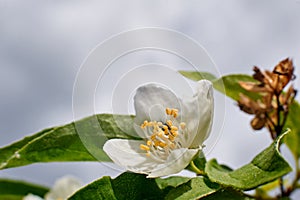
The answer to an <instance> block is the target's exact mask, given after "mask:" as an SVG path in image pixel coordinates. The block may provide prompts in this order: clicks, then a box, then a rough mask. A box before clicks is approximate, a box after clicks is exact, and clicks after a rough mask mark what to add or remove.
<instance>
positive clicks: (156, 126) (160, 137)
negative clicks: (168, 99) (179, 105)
mask: <svg viewBox="0 0 300 200" xmlns="http://www.w3.org/2000/svg"><path fill="white" fill-rule="evenodd" d="M166 114H167V120H166V121H163V122H160V121H159V122H157V121H150V122H148V121H147V120H145V121H144V123H142V124H141V128H143V129H144V128H147V131H151V132H152V133H151V135H150V137H149V138H148V140H147V141H146V142H145V143H146V144H141V145H140V149H141V150H144V151H146V156H151V153H154V151H159V152H160V153H159V154H161V153H162V152H164V153H165V154H166V155H168V154H169V150H170V149H175V148H176V146H177V141H176V137H177V136H178V134H180V133H181V132H179V131H182V130H183V129H184V128H185V126H186V124H185V123H184V122H181V123H180V124H179V126H178V124H177V122H176V121H174V119H175V118H176V117H177V116H178V109H174V108H166ZM179 128H180V130H179ZM153 155H156V154H155V153H154V154H153ZM163 155H164V154H163Z"/></svg>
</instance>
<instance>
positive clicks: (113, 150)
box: [103, 139, 160, 174]
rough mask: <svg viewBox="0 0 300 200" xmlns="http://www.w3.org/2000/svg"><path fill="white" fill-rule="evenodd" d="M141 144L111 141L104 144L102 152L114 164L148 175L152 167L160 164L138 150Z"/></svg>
mask: <svg viewBox="0 0 300 200" xmlns="http://www.w3.org/2000/svg"><path fill="white" fill-rule="evenodd" d="M142 143H143V141H137V140H125V139H111V140H108V141H107V142H106V143H105V144H104V146H103V150H104V151H105V153H106V154H107V155H108V156H109V157H110V159H112V160H113V161H114V163H116V164H118V165H120V166H123V167H125V168H126V169H127V170H129V171H132V172H135V173H142V174H148V173H149V172H150V171H151V170H152V169H153V167H154V166H156V165H157V164H160V163H159V162H158V161H157V160H154V159H152V158H151V157H148V156H147V155H146V153H145V151H142V150H141V149H140V144H142Z"/></svg>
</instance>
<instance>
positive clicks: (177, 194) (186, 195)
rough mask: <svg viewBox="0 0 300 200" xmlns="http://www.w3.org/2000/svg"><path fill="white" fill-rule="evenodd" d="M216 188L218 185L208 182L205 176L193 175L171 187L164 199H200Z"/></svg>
mask: <svg viewBox="0 0 300 200" xmlns="http://www.w3.org/2000/svg"><path fill="white" fill-rule="evenodd" d="M218 189H219V185H218V184H216V183H212V182H210V181H209V180H208V179H207V178H204V177H195V178H192V179H191V180H189V181H188V182H186V183H184V184H181V185H179V186H178V187H176V188H173V189H171V190H170V191H169V192H168V193H167V195H166V197H165V199H170V200H171V199H178V200H180V199H182V200H186V199H200V198H203V197H206V196H208V195H210V194H212V193H214V192H216V191H217V190H218Z"/></svg>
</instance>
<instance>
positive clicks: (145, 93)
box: [134, 84, 180, 133]
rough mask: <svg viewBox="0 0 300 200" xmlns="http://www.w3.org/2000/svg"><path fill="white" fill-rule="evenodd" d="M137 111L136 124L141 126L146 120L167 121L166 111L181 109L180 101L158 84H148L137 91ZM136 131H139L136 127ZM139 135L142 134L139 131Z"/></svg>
mask: <svg viewBox="0 0 300 200" xmlns="http://www.w3.org/2000/svg"><path fill="white" fill-rule="evenodd" d="M134 107H135V111H136V118H135V124H136V125H138V126H140V125H141V124H142V123H143V122H144V120H149V121H165V118H166V115H165V109H166V108H167V107H168V108H180V101H179V100H178V98H177V97H176V95H175V94H174V93H173V92H171V91H170V90H168V89H165V88H162V87H160V86H159V85H156V84H148V85H145V86H141V87H139V88H138V89H137V92H136V94H135V97H134ZM136 129H139V128H138V127H136ZM137 133H140V131H139V130H137Z"/></svg>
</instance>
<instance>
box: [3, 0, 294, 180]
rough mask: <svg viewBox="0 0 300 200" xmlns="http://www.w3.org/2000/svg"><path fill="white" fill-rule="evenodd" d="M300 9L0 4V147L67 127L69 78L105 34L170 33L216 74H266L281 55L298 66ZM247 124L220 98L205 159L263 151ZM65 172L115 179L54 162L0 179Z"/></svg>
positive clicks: (98, 170)
mask: <svg viewBox="0 0 300 200" xmlns="http://www.w3.org/2000/svg"><path fill="white" fill-rule="evenodd" d="M299 10H300V2H299V1H297V0H286V1H281V0H265V1H251V0H246V1H239V0H229V1H226V4H225V3H223V4H221V3H220V1H216V0H203V1H196V0H191V1H167V0H164V1H161V0H160V1H158V0H151V1H149V0H143V1H141V0H136V1H127V2H122V1H89V2H86V1H79V0H76V1H66V0H64V1H59V2H56V3H54V2H53V1H44V2H43V3H42V2H41V1H26V2H24V1H14V0H13V1H6V0H0V93H1V101H0V110H1V112H0V133H1V139H0V145H1V146H3V145H7V144H9V143H11V142H13V141H15V140H18V139H20V138H22V137H24V136H25V135H29V134H32V133H35V132H37V131H39V130H41V129H43V128H46V127H51V126H56V125H60V124H64V123H67V122H70V121H72V119H73V115H72V89H73V83H74V81H75V77H76V73H77V71H78V69H79V67H80V65H81V63H82V62H83V60H84V59H85V58H86V56H87V55H88V54H89V52H90V51H91V50H92V49H93V48H94V47H95V46H96V45H97V44H99V43H100V42H102V41H103V40H105V39H107V38H109V37H110V36H112V35H115V34H118V33H119V32H122V31H126V30H130V29H134V28H141V27H161V28H169V29H174V30H176V31H179V32H182V33H184V34H186V35H188V36H189V37H192V38H193V39H194V40H196V41H197V42H198V43H200V44H201V45H203V47H204V48H205V49H206V50H207V51H208V53H209V55H210V56H211V58H212V59H213V60H214V62H215V63H216V65H217V66H218V69H219V71H220V72H221V74H229V73H252V72H251V70H252V66H253V65H258V66H261V67H263V68H268V69H271V68H272V67H273V66H274V65H275V64H276V63H277V62H278V61H280V60H281V59H284V58H286V57H287V56H289V57H291V58H293V59H294V62H295V65H296V66H297V63H300V54H299V52H300V39H299V35H300V12H299ZM298 72H299V69H298V68H297V70H296V75H297V74H299V73H298ZM298 77H299V76H298ZM296 85H297V86H298V87H299V85H300V84H299V79H298V80H297V83H296ZM217 98H221V97H220V96H217ZM298 99H299V97H298ZM250 119H251V117H249V116H247V115H245V114H243V113H241V112H239V109H238V108H237V106H236V105H235V103H234V102H233V101H231V100H229V99H226V117H225V121H224V129H223V131H222V135H221V137H220V140H219V142H218V143H217V145H216V147H215V148H214V149H213V151H212V152H211V153H209V155H208V158H212V157H216V158H217V159H218V160H220V161H221V162H224V163H227V164H229V165H231V166H233V167H238V166H241V165H243V164H245V163H247V162H249V161H250V160H251V159H252V157H253V156H255V154H257V153H258V152H260V151H261V150H262V149H264V148H265V147H266V146H267V145H268V144H269V143H270V142H271V140H270V139H269V135H268V133H267V132H266V131H265V130H264V131H260V132H258V133H255V132H254V131H252V130H251V128H250V126H249V120H250ZM214 123H223V122H214ZM66 173H71V174H74V175H76V176H79V177H80V178H81V179H82V180H83V181H84V182H89V181H91V180H92V179H94V178H98V177H100V176H103V175H109V174H111V175H116V174H117V173H116V172H112V171H111V170H110V168H109V167H103V166H101V165H99V164H98V163H93V164H90V163H81V164H79V163H68V164H61V163H55V164H50V165H48V164H36V165H31V166H27V167H22V168H16V169H9V170H4V171H0V176H1V177H12V178H17V179H24V180H29V181H34V182H37V183H42V184H46V185H51V184H52V183H53V182H54V180H55V179H56V178H58V177H60V176H62V175H64V174H66Z"/></svg>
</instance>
